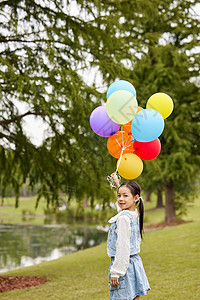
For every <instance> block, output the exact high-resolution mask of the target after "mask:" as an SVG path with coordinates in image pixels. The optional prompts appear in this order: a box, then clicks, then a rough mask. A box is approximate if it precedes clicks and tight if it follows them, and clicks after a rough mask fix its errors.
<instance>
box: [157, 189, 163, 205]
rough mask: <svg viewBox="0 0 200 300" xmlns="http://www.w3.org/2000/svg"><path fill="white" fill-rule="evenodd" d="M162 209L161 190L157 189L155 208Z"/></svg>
mask: <svg viewBox="0 0 200 300" xmlns="http://www.w3.org/2000/svg"><path fill="white" fill-rule="evenodd" d="M161 207H164V205H163V197H162V190H161V189H157V206H156V208H161Z"/></svg>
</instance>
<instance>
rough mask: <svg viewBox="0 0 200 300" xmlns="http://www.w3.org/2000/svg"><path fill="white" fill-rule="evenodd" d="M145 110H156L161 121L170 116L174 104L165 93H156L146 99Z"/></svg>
mask: <svg viewBox="0 0 200 300" xmlns="http://www.w3.org/2000/svg"><path fill="white" fill-rule="evenodd" d="M146 108H152V109H155V110H157V111H158V112H159V113H160V114H161V115H162V116H163V119H166V118H167V117H169V115H171V113H172V111H173V108H174V104H173V100H172V98H171V97H170V96H169V95H167V94H165V93H156V94H153V95H152V96H151V97H150V98H149V99H148V101H147V105H146Z"/></svg>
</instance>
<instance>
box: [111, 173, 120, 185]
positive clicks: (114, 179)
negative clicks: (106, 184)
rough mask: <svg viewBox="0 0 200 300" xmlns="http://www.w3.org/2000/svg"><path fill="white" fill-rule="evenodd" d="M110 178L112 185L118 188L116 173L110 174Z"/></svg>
mask: <svg viewBox="0 0 200 300" xmlns="http://www.w3.org/2000/svg"><path fill="white" fill-rule="evenodd" d="M110 176H111V178H112V179H113V182H114V185H115V186H116V188H117V189H118V187H119V178H118V177H117V174H116V173H112V174H111V175H110Z"/></svg>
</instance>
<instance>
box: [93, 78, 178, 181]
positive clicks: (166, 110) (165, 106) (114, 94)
mask: <svg viewBox="0 0 200 300" xmlns="http://www.w3.org/2000/svg"><path fill="white" fill-rule="evenodd" d="M173 107H174V105H173V101H172V99H171V97H170V96H168V95H167V94H165V93H156V94H153V95H152V96H151V97H150V98H149V99H148V101H147V104H146V108H145V109H143V108H141V107H139V106H138V103H137V100H136V90H135V88H134V86H133V85H132V84H131V83H130V82H128V81H125V80H118V81H115V82H113V83H112V84H111V85H110V86H109V88H108V90H107V102H106V105H102V106H99V107H97V108H95V109H94V110H93V112H92V113H91V115H90V126H91V128H92V130H93V131H94V132H95V133H96V134H98V135H99V136H102V137H108V140H107V149H108V151H109V153H110V154H111V155H112V156H113V157H115V158H118V161H117V168H116V172H117V171H118V173H119V175H120V176H122V177H123V178H126V179H134V178H137V177H138V176H140V174H141V173H142V170H143V162H142V160H152V159H154V158H156V157H157V156H158V154H159V153H160V150H161V143H160V140H159V139H158V137H159V136H160V135H161V134H162V132H163V130H164V119H166V118H167V117H168V116H169V115H170V114H171V113H172V111H173Z"/></svg>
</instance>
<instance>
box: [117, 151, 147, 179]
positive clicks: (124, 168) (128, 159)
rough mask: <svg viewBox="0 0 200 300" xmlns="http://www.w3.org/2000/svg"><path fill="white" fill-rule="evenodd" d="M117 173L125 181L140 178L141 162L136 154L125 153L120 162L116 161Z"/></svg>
mask: <svg viewBox="0 0 200 300" xmlns="http://www.w3.org/2000/svg"><path fill="white" fill-rule="evenodd" d="M117 167H118V173H119V175H120V176H122V177H123V178H126V179H134V178H137V177H138V176H140V174H141V173H142V170H143V162H142V160H141V158H139V157H138V156H137V155H136V154H133V153H126V154H124V155H123V156H122V158H121V161H120V160H119V159H118V161H117Z"/></svg>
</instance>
